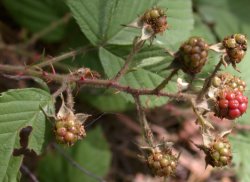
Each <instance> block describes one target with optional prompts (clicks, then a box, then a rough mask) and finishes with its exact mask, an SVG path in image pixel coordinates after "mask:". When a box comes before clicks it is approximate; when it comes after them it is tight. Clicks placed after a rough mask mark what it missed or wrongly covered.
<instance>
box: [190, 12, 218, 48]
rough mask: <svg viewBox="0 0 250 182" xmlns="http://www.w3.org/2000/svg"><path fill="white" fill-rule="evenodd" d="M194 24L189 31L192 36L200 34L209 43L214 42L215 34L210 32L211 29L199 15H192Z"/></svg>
mask: <svg viewBox="0 0 250 182" xmlns="http://www.w3.org/2000/svg"><path fill="white" fill-rule="evenodd" d="M194 19H195V24H194V29H193V30H192V32H191V35H192V36H200V37H202V38H204V40H205V41H207V42H208V43H209V44H214V43H216V39H215V36H214V35H213V34H212V32H211V30H210V29H209V27H208V25H206V24H205V23H204V22H202V19H201V17H199V16H198V15H195V16H194Z"/></svg>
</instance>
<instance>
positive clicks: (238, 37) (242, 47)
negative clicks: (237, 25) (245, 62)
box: [222, 34, 247, 64]
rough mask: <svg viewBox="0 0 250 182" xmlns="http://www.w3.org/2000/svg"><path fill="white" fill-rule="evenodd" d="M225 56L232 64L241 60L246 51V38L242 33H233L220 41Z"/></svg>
mask: <svg viewBox="0 0 250 182" xmlns="http://www.w3.org/2000/svg"><path fill="white" fill-rule="evenodd" d="M222 44H223V46H224V47H225V49H226V52H227V56H228V59H229V61H230V62H232V63H233V64H235V63H239V62H241V60H242V59H243V58H244V56H245V54H246V51H247V38H246V36H245V35H243V34H233V35H231V36H228V37H226V38H224V40H223V42H222Z"/></svg>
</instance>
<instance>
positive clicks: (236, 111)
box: [228, 109, 241, 119]
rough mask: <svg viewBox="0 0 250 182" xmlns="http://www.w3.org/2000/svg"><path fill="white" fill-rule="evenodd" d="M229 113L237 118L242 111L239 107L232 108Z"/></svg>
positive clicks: (233, 117)
mask: <svg viewBox="0 0 250 182" xmlns="http://www.w3.org/2000/svg"><path fill="white" fill-rule="evenodd" d="M228 115H229V116H230V118H232V119H235V118H238V117H239V116H240V115H241V112H240V110H239V109H230V110H229V113H228Z"/></svg>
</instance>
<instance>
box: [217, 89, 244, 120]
mask: <svg viewBox="0 0 250 182" xmlns="http://www.w3.org/2000/svg"><path fill="white" fill-rule="evenodd" d="M247 104H248V98H247V97H246V96H244V95H242V92H240V91H235V90H226V91H224V90H222V91H221V92H220V93H219V94H218V97H217V109H216V110H215V111H216V113H215V115H217V116H218V117H220V118H227V119H235V118H237V117H240V116H241V115H242V114H243V113H245V112H246V110H247Z"/></svg>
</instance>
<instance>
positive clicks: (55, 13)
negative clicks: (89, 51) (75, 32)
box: [3, 0, 68, 42]
mask: <svg viewBox="0 0 250 182" xmlns="http://www.w3.org/2000/svg"><path fill="white" fill-rule="evenodd" d="M3 4H4V6H5V8H6V9H7V10H8V12H9V13H10V14H11V16H12V17H13V18H14V19H15V20H16V21H17V22H18V23H19V24H20V25H21V26H23V27H25V28H27V29H28V30H29V31H31V32H32V33H36V32H39V31H41V30H42V29H44V28H46V27H48V26H49V25H50V24H51V23H53V22H55V21H58V20H59V19H61V18H62V17H63V15H65V14H66V12H67V11H68V9H67V6H66V5H65V4H64V2H63V1H62V0H53V1H51V0H35V1H34V0H18V1H16V0H3ZM65 31H66V29H65V25H61V26H58V27H57V28H56V29H55V30H53V31H51V32H50V33H49V34H47V35H46V36H44V37H43V39H44V40H46V41H50V42H54V41H59V40H61V39H62V38H63V37H64V35H65Z"/></svg>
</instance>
